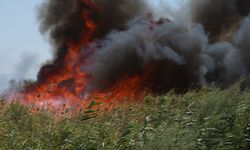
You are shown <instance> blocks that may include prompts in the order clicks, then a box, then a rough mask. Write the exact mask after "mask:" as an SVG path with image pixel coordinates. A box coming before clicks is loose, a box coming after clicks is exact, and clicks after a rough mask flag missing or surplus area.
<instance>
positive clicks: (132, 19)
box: [40, 0, 250, 92]
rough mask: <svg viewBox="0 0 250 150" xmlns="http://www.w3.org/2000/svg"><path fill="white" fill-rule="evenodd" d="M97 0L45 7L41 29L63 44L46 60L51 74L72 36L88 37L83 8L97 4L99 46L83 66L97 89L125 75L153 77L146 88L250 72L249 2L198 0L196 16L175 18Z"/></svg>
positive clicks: (221, 80)
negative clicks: (52, 58) (156, 18)
mask: <svg viewBox="0 0 250 150" xmlns="http://www.w3.org/2000/svg"><path fill="white" fill-rule="evenodd" d="M93 3H95V5H96V6H97V8H96V9H93V10H92V9H90V8H88V7H89V6H87V5H84V4H83V3H82V1H80V0H50V1H46V2H45V3H44V4H43V6H42V7H41V9H40V21H41V30H42V32H44V33H48V34H49V36H50V38H51V41H52V43H53V44H54V46H55V49H56V50H57V54H56V57H55V62H54V63H53V64H52V66H46V67H49V68H50V69H49V70H50V71H51V73H49V74H53V73H54V70H55V69H56V68H58V66H59V65H60V60H61V59H63V57H64V55H66V54H67V51H68V49H67V41H69V40H70V41H74V42H76V43H77V42H78V41H79V40H80V38H81V36H82V35H84V33H85V30H86V28H85V27H84V26H85V25H86V23H85V22H86V21H87V20H84V19H83V18H82V13H83V11H84V10H85V9H90V15H91V17H92V18H93V20H94V21H95V22H96V24H97V29H96V31H95V35H94V38H95V39H96V41H95V42H93V43H92V46H93V47H94V48H93V49H95V50H96V51H95V52H94V53H93V54H92V55H91V56H90V58H89V59H90V60H91V62H92V64H91V65H89V66H86V64H83V65H82V70H83V71H87V72H88V73H90V74H91V75H92V76H93V78H94V80H93V85H94V87H97V88H107V87H109V86H110V85H112V84H113V83H115V82H116V81H117V80H119V78H121V77H122V76H124V75H127V76H133V75H138V74H139V75H141V76H145V78H146V79H145V82H144V85H141V86H143V87H148V88H149V89H151V90H152V91H153V92H165V91H167V90H169V89H172V88H174V89H176V90H186V89H188V88H189V87H190V86H193V85H195V86H199V85H203V84H206V83H211V82H215V83H217V84H219V85H222V86H223V87H227V86H229V85H231V84H232V83H234V82H235V81H237V80H239V79H240V78H241V77H242V76H244V77H246V78H248V77H247V76H248V74H249V73H250V61H249V59H248V57H249V56H250V53H249V52H248V51H249V49H250V44H249V42H248V41H249V40H250V39H249V38H250V19H249V17H246V16H247V14H248V13H249V9H248V8H249V7H248V6H249V5H250V2H249V1H247V0H193V1H192V2H191V3H190V6H191V9H190V10H191V16H192V21H191V22H188V21H187V20H185V21H186V22H185V21H180V20H178V19H182V18H183V17H179V18H178V17H177V18H176V19H175V20H173V21H170V20H168V19H165V18H164V19H160V20H159V21H154V20H153V19H152V18H150V17H149V16H150V15H148V16H147V17H145V16H146V15H145V14H147V12H149V11H148V7H147V6H146V4H145V3H144V1H143V0H138V1H133V0H94V1H93ZM176 16H177V15H176ZM243 18H245V20H244V21H243V23H242V24H241V25H240V22H241V20H242V19H243ZM239 25H240V27H238V26H239ZM237 28H239V29H237ZM236 30H237V31H236ZM211 43H212V44H211ZM82 51H86V48H82ZM83 53H84V52H83ZM51 68H52V69H51ZM42 70H43V69H42ZM41 72H43V71H41ZM245 84H247V81H246V82H245Z"/></svg>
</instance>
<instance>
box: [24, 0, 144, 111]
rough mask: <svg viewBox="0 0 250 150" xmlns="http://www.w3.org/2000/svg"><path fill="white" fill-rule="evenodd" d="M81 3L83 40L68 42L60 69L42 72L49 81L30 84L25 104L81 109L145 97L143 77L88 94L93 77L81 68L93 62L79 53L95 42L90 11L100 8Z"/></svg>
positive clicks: (122, 80) (85, 1) (127, 78)
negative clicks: (97, 104)
mask: <svg viewBox="0 0 250 150" xmlns="http://www.w3.org/2000/svg"><path fill="white" fill-rule="evenodd" d="M82 4H83V5H84V6H85V9H84V10H83V11H82V19H83V20H84V22H85V24H84V26H85V27H84V28H85V29H86V30H85V31H83V32H82V34H81V40H80V41H79V42H77V43H76V42H73V41H71V40H70V39H69V40H68V43H67V48H68V50H67V52H66V54H65V56H64V58H63V60H62V62H60V66H58V67H56V69H54V70H53V71H52V72H53V74H51V68H48V69H44V70H43V72H42V74H43V75H45V76H46V79H45V80H44V81H40V82H38V83H36V84H34V85H30V86H29V87H28V88H27V90H26V91H25V92H24V93H23V95H24V96H23V97H24V98H23V99H24V101H23V102H24V103H25V104H34V105H35V106H38V107H41V106H44V105H47V106H48V105H49V106H51V107H58V106H65V105H67V106H76V107H78V108H82V107H84V106H85V105H86V103H89V102H90V101H93V100H95V101H100V102H105V103H107V104H110V103H113V102H114V101H119V100H124V99H140V98H142V97H143V96H144V95H145V92H141V91H140V88H141V87H140V85H141V84H142V82H143V80H145V77H143V76H141V75H135V76H133V77H130V76H127V75H124V76H123V77H121V78H120V79H119V80H118V81H116V83H114V84H113V85H112V86H111V87H110V88H108V89H105V90H95V91H91V92H88V90H87V87H88V86H89V83H90V81H91V80H92V77H91V75H90V74H88V73H86V72H84V71H83V70H82V69H81V65H82V64H85V65H88V64H89V63H91V62H89V61H88V59H87V58H83V57H82V56H81V54H80V53H81V50H82V49H84V48H86V47H88V46H89V45H90V44H91V43H92V42H93V37H94V34H95V32H96V29H97V28H98V25H97V24H96V23H95V21H94V20H93V19H92V14H91V11H92V10H93V9H94V10H96V11H98V9H99V8H98V7H97V6H95V4H94V3H93V2H91V0H82ZM92 51H95V50H94V49H92Z"/></svg>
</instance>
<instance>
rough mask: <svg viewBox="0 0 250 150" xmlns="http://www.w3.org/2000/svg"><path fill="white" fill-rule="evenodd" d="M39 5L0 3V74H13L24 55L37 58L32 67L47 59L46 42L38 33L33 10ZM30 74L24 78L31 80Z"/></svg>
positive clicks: (14, 1) (13, 0)
mask: <svg viewBox="0 0 250 150" xmlns="http://www.w3.org/2000/svg"><path fill="white" fill-rule="evenodd" d="M40 2H41V0H25V1H21V0H11V1H10V0H1V1H0V74H7V75H9V74H11V73H13V69H15V67H16V66H17V65H18V63H20V62H21V61H22V58H23V57H24V56H25V55H30V57H31V56H33V57H37V58H36V59H34V60H33V61H34V63H33V65H34V67H33V68H36V67H35V66H36V65H39V64H40V63H41V62H44V61H45V60H46V59H48V58H49V57H50V53H49V46H48V43H47V42H46V40H45V38H44V37H43V36H41V35H40V33H39V30H38V22H37V19H36V15H37V14H36V7H37V5H38V4H39V3H40ZM26 57H28V56H26ZM34 72H36V71H35V70H34V71H30V72H28V73H27V76H28V77H34Z"/></svg>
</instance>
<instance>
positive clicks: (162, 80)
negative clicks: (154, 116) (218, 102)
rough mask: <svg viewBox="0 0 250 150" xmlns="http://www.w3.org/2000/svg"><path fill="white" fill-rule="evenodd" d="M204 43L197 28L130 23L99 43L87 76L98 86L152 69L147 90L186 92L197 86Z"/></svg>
mask: <svg viewBox="0 0 250 150" xmlns="http://www.w3.org/2000/svg"><path fill="white" fill-rule="evenodd" d="M207 44H208V39H207V37H206V35H205V33H204V31H203V28H202V27H201V26H200V25H194V26H192V27H189V26H187V25H181V24H175V23H171V22H168V21H167V20H166V22H165V23H164V24H162V25H157V24H156V25H154V26H153V27H152V24H151V23H150V21H148V20H143V19H142V20H140V19H137V20H134V21H133V22H131V23H130V24H129V27H128V30H126V31H122V32H118V31H114V32H113V33H111V34H109V35H108V36H107V38H106V39H105V40H104V41H102V42H101V49H99V51H97V52H96V54H95V55H94V56H93V57H94V58H93V59H94V62H95V63H94V64H93V65H92V66H90V72H91V74H93V75H94V77H95V79H96V81H100V83H106V82H105V81H108V82H111V83H112V82H114V80H116V79H118V78H119V77H121V76H122V75H124V74H127V75H134V74H138V73H143V71H144V70H145V69H146V68H147V67H148V66H149V65H153V66H154V67H155V68H153V70H152V72H151V73H150V76H149V77H148V78H147V79H146V80H147V81H146V83H147V84H148V85H147V86H149V87H150V86H151V87H150V88H151V89H157V90H168V89H170V88H174V87H176V88H178V87H181V88H187V87H188V86H189V85H190V84H192V83H198V82H200V81H201V80H202V79H201V78H202V77H203V75H202V72H201V70H200V69H201V66H200V64H201V61H202V60H201V54H202V53H203V52H204V50H205V48H206V45H207Z"/></svg>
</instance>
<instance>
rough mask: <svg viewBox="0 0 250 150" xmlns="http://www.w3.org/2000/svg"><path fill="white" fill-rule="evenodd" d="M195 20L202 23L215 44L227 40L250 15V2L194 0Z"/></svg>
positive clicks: (240, 0)
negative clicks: (217, 41)
mask: <svg viewBox="0 0 250 150" xmlns="http://www.w3.org/2000/svg"><path fill="white" fill-rule="evenodd" d="M191 7H192V8H191V9H192V15H193V20H194V21H195V22H198V23H201V24H202V25H203V26H204V28H205V30H206V31H207V32H208V33H209V37H210V39H211V40H212V41H213V42H216V40H225V39H227V37H226V36H230V34H231V32H232V30H235V28H237V25H238V24H239V22H240V21H241V20H242V19H243V18H244V17H245V16H247V15H248V13H250V1H249V0H192V3H191Z"/></svg>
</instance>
